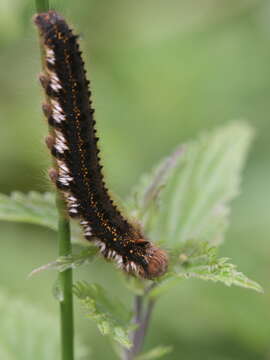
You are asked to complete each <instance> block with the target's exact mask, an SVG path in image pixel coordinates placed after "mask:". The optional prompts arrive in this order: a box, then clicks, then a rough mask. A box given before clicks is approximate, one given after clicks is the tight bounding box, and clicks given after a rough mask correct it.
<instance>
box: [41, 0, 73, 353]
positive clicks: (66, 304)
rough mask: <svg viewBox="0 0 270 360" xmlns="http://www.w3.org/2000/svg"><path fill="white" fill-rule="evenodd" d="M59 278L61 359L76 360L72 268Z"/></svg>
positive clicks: (66, 241)
mask: <svg viewBox="0 0 270 360" xmlns="http://www.w3.org/2000/svg"><path fill="white" fill-rule="evenodd" d="M35 2H36V9H37V12H46V11H48V10H49V0H35ZM41 61H42V67H43V69H44V52H43V50H42V49H41ZM47 100H48V99H47ZM49 131H50V133H51V132H52V129H49ZM56 206H57V210H58V254H59V256H67V255H70V254H71V253H72V248H71V240H70V225H69V220H68V217H67V213H66V205H65V201H64V199H63V197H62V195H61V193H59V192H57V193H56ZM59 280H60V286H61V291H62V294H63V300H62V301H61V302H60V323H61V359H62V360H74V324H73V294H72V269H68V270H65V271H63V272H60V273H59Z"/></svg>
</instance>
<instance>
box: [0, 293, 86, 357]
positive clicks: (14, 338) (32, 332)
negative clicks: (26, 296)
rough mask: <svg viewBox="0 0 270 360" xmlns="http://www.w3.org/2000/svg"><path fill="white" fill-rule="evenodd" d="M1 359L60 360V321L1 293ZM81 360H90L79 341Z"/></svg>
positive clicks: (77, 345)
mask: <svg viewBox="0 0 270 360" xmlns="http://www.w3.org/2000/svg"><path fill="white" fill-rule="evenodd" d="M0 313H1V326H0V339H1V341H0V358H1V359H8V360H36V359H39V360H48V359H60V357H61V354H60V336H59V324H58V319H57V318H56V317H55V316H53V315H52V314H50V313H48V312H47V311H44V310H42V309H40V308H38V307H36V306H35V305H34V304H30V303H28V302H26V301H24V300H21V299H18V297H16V299H15V298H13V297H12V296H10V294H7V293H5V292H4V291H3V290H1V291H0ZM76 353H77V356H78V359H89V354H88V351H87V349H86V347H85V346H83V345H82V343H81V342H79V341H77V340H76Z"/></svg>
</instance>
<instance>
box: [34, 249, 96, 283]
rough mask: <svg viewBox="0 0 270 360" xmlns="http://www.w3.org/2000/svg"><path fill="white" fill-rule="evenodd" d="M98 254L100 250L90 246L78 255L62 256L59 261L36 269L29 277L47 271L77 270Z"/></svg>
mask: <svg viewBox="0 0 270 360" xmlns="http://www.w3.org/2000/svg"><path fill="white" fill-rule="evenodd" d="M97 253H98V248H97V247H95V246H92V245H90V246H88V247H87V248H85V249H83V250H82V251H80V252H79V253H78V254H72V255H68V256H61V257H59V258H58V259H57V260H55V261H52V262H50V263H48V264H45V265H42V266H40V267H38V268H36V269H34V270H33V271H32V272H31V273H30V274H29V276H32V275H35V274H37V273H39V272H41V271H45V270H58V271H60V272H62V271H65V270H67V269H75V268H77V267H78V266H81V265H83V264H85V263H89V262H90V261H92V260H93V259H94V258H95V257H96V255H97Z"/></svg>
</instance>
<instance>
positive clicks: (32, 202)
mask: <svg viewBox="0 0 270 360" xmlns="http://www.w3.org/2000/svg"><path fill="white" fill-rule="evenodd" d="M57 218H58V216H57V211H56V207H55V199H54V194H53V193H49V192H47V193H44V194H40V193H37V192H34V191H31V192H29V193H28V194H23V193H20V192H13V193H12V194H11V195H10V196H8V195H4V194H0V220H5V221H15V222H24V223H30V224H37V225H41V226H46V227H48V228H50V229H52V230H57Z"/></svg>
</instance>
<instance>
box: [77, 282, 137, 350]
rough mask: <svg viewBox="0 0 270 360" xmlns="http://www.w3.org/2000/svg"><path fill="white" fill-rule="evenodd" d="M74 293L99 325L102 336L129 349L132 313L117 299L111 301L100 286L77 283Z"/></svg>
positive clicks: (90, 316)
mask: <svg viewBox="0 0 270 360" xmlns="http://www.w3.org/2000/svg"><path fill="white" fill-rule="evenodd" d="M74 293H75V295H76V296H77V297H78V299H79V300H80V302H81V303H82V304H83V306H84V308H85V309H86V311H87V315H88V316H89V318H91V319H92V320H94V321H95V322H96V323H97V326H98V328H99V330H100V332H101V333H102V335H108V334H110V335H111V336H112V338H113V339H114V340H115V341H117V342H118V343H120V344H121V345H122V346H124V347H127V348H129V347H130V346H131V342H130V339H129V336H128V331H129V330H130V329H129V326H128V324H129V321H130V319H131V313H130V312H129V311H128V310H127V309H126V308H125V306H124V305H123V304H122V303H121V302H120V301H119V300H118V299H117V300H115V299H111V296H109V295H108V294H107V292H106V290H105V289H104V288H103V287H102V286H100V285H99V284H88V283H87V282H77V283H76V284H75V285H74Z"/></svg>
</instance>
